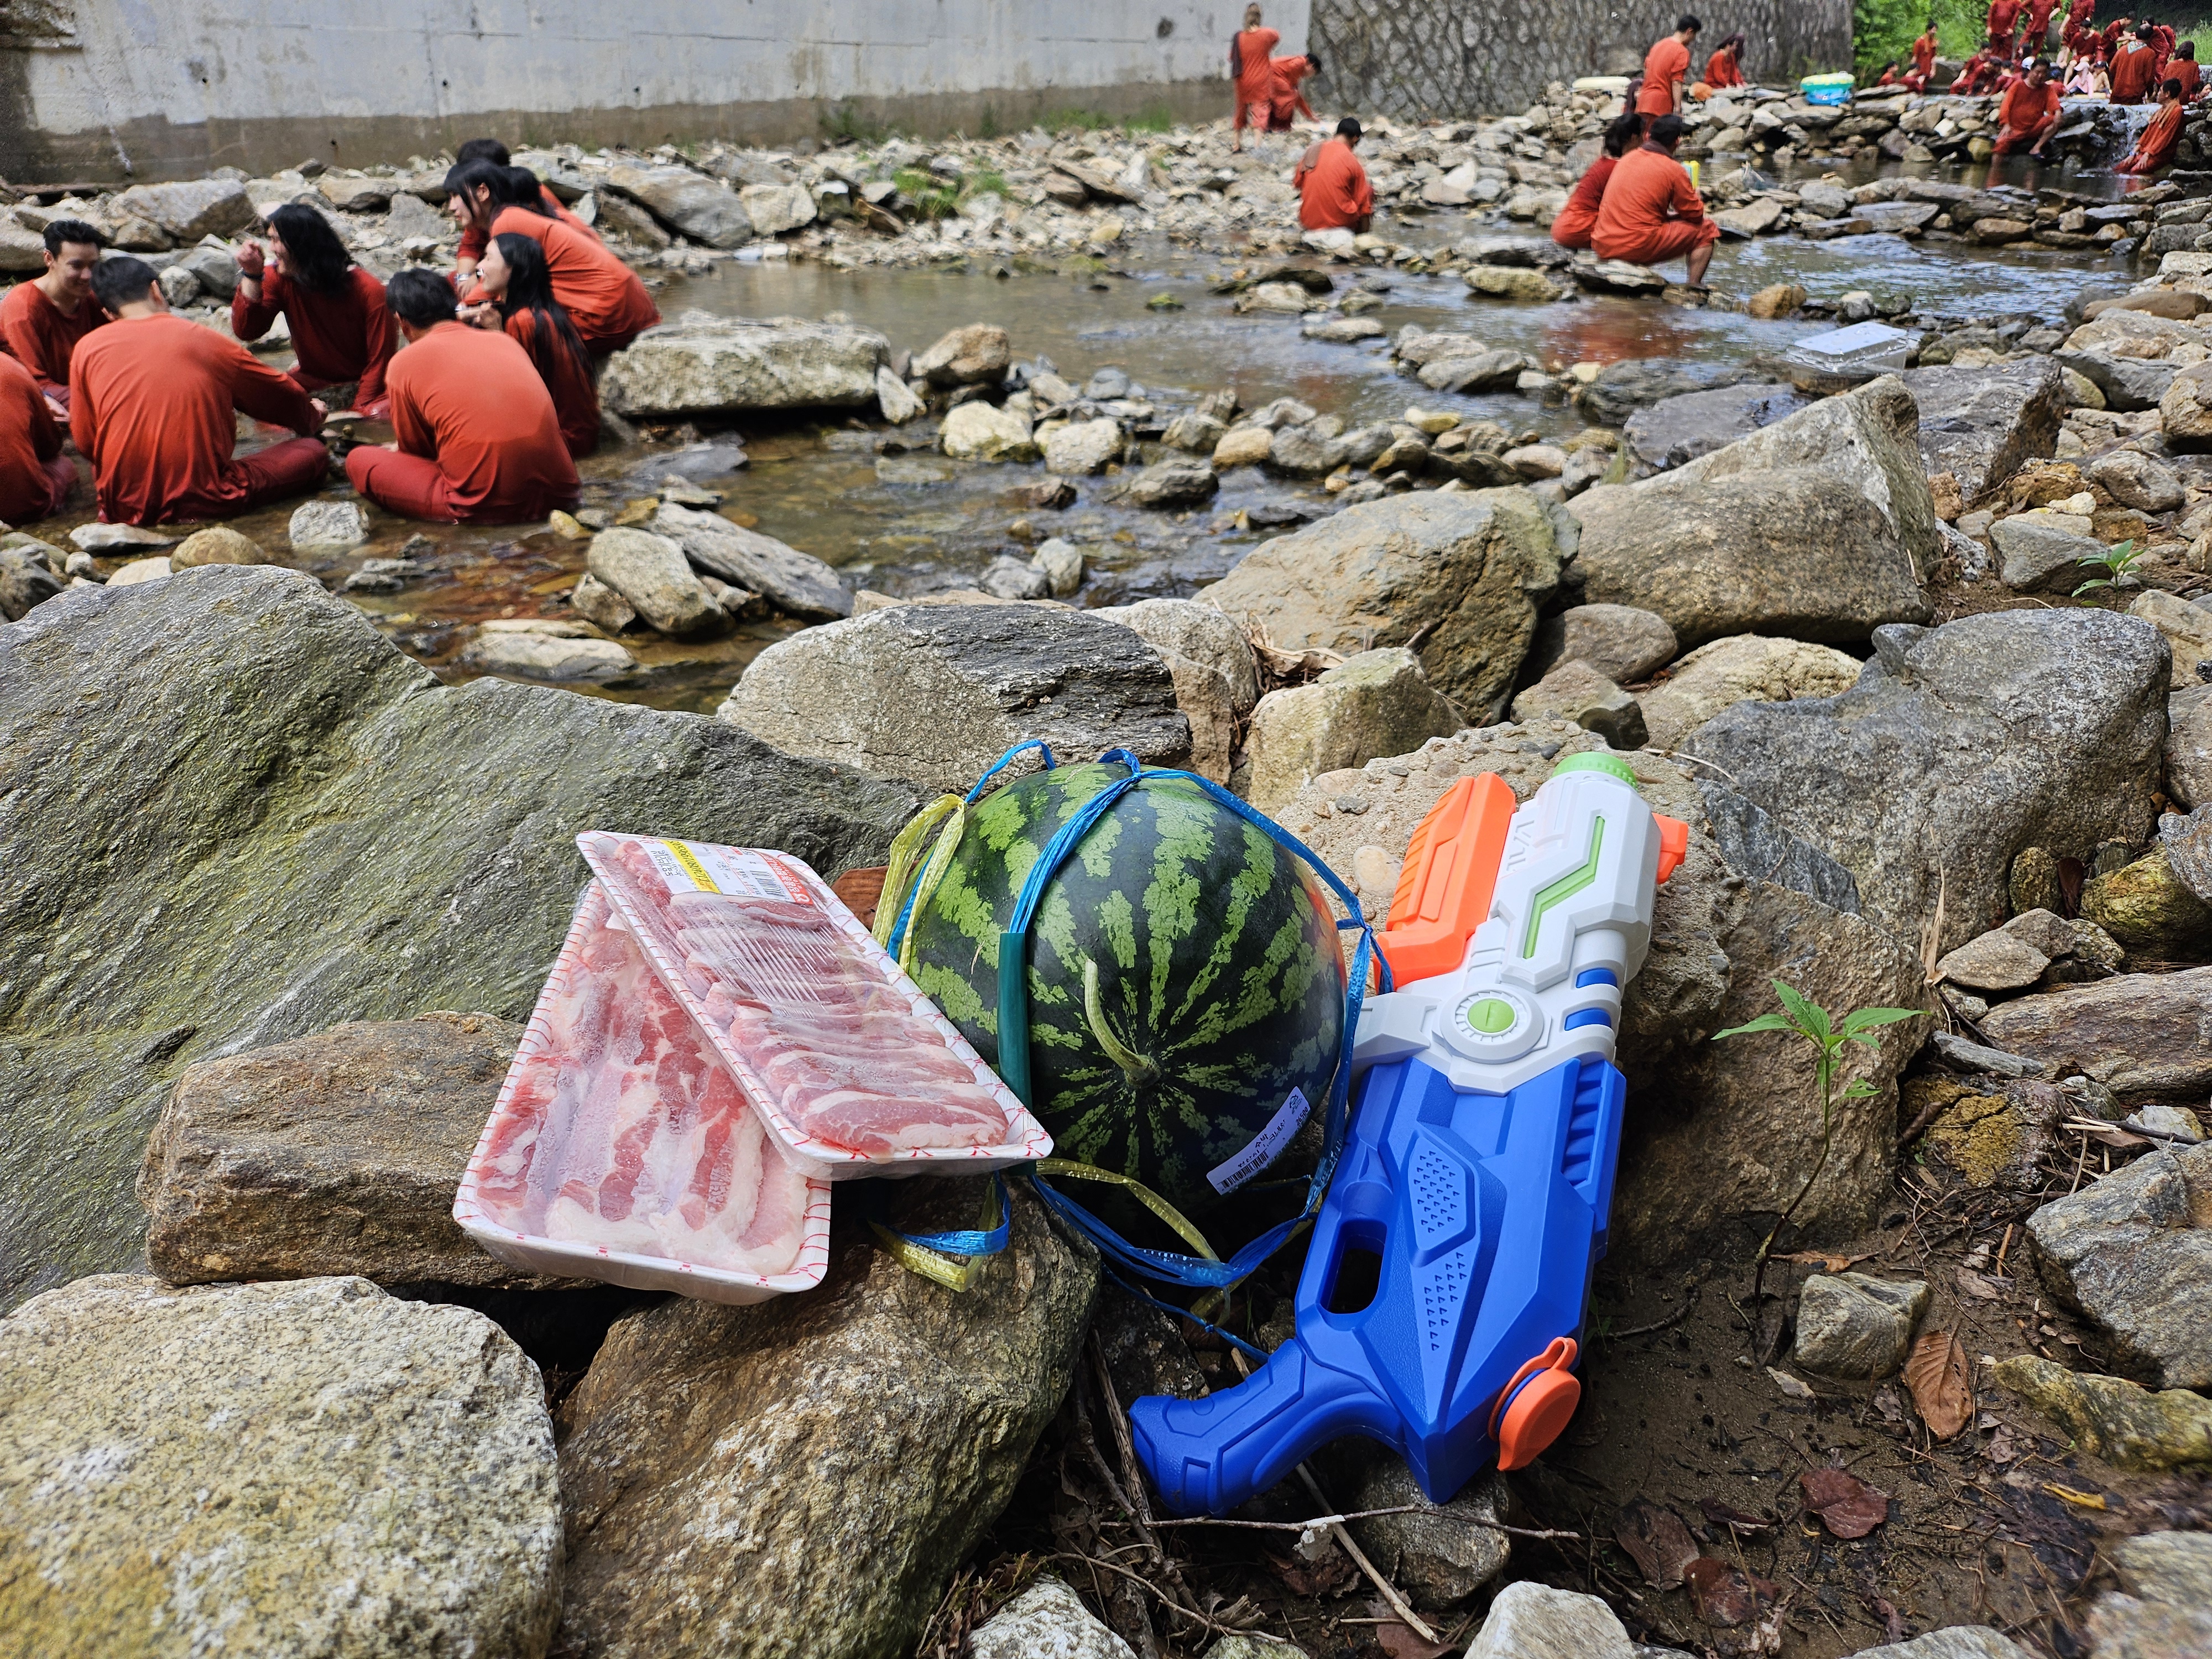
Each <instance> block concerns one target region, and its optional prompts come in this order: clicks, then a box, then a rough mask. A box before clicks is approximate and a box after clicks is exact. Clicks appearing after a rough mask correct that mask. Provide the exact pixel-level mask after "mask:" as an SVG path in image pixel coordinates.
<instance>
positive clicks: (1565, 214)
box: [1552, 110, 1644, 248]
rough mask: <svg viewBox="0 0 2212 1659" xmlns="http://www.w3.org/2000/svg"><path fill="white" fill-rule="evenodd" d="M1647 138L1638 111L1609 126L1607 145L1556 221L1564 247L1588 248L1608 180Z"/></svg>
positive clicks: (1554, 225)
mask: <svg viewBox="0 0 2212 1659" xmlns="http://www.w3.org/2000/svg"><path fill="white" fill-rule="evenodd" d="M1643 137H1644V118H1643V117H1642V116H1640V115H1638V113H1637V112H1635V111H1634V110H1631V111H1629V112H1628V113H1627V114H1626V115H1616V116H1614V117H1613V119H1612V121H1611V122H1609V123H1608V124H1607V126H1606V129H1605V144H1604V147H1603V149H1601V150H1600V152H1599V154H1598V158H1597V160H1596V161H1593V162H1591V163H1590V169H1589V172H1588V173H1584V174H1583V176H1582V179H1581V180H1580V181H1579V182H1578V183H1577V185H1575V188H1574V193H1573V194H1572V195H1571V196H1569V197H1567V204H1566V205H1565V207H1563V208H1561V209H1560V210H1559V217H1558V218H1556V219H1554V220H1553V221H1552V240H1553V241H1555V242H1557V243H1558V244H1559V246H1561V247H1575V248H1581V247H1588V246H1589V245H1590V233H1591V232H1592V231H1593V230H1595V229H1596V228H1597V210H1598V204H1600V203H1601V202H1602V201H1604V200H1605V186H1606V182H1607V180H1608V179H1611V178H1612V177H1613V168H1615V167H1618V166H1619V165H1620V158H1621V157H1622V156H1623V155H1626V153H1627V152H1628V149H1629V146H1631V145H1632V144H1634V143H1638V142H1639V141H1640V140H1641V139H1642V138H1643Z"/></svg>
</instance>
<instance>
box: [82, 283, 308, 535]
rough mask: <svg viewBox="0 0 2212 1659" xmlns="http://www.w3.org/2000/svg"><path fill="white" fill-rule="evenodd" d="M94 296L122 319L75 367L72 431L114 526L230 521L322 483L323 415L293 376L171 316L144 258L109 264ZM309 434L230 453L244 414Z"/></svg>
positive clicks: (94, 340)
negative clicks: (319, 436) (256, 450)
mask: <svg viewBox="0 0 2212 1659" xmlns="http://www.w3.org/2000/svg"><path fill="white" fill-rule="evenodd" d="M92 291H93V294H94V296H95V297H96V298H98V300H99V301H100V304H102V305H104V306H106V307H107V309H108V311H109V312H110V313H112V314H113V316H114V318H115V321H114V322H113V323H112V324H110V325H108V326H107V327H106V328H103V329H100V330H99V331H96V332H94V333H93V334H89V335H88V336H86V337H85V338H84V339H82V340H81V341H80V342H78V343H77V348H76V353H75V354H74V355H73V356H71V357H70V435H72V436H73V437H74V438H76V447H77V450H78V453H81V454H82V455H84V456H85V457H86V458H87V459H89V460H90V461H91V462H92V471H93V483H94V489H95V490H96V491H97V493H98V495H99V497H100V517H101V518H102V519H103V520H106V522H107V523H109V524H161V523H164V522H166V521H167V520H172V519H228V518H231V517H233V516H234V515H235V514H237V513H243V512H245V511H246V509H247V508H248V507H258V506H259V505H260V504H261V503H262V502H263V501H270V500H273V499H275V498H276V497H277V496H280V495H302V494H304V493H306V492H307V491H308V490H310V489H314V488H315V487H316V486H317V485H318V484H319V483H322V481H323V479H324V477H325V476H326V475H327V474H328V472H329V471H330V456H329V453H327V452H326V451H325V449H324V448H323V446H322V443H321V441H320V440H319V439H317V438H315V437H313V434H314V433H316V432H319V431H320V430H321V429H322V425H323V411H322V410H319V409H318V408H317V407H316V406H315V405H314V404H313V403H312V402H310V401H309V399H308V397H307V393H306V392H302V391H301V390H300V388H299V387H298V386H296V385H295V384H294V382H293V381H292V380H291V379H290V378H289V376H286V375H283V374H279V373H277V372H276V370H275V369H273V368H266V367H264V365H262V364H260V363H258V362H254V361H253V354H252V352H250V351H248V350H247V349H246V348H245V347H244V346H242V345H240V344H239V343H238V342H237V341H235V340H227V339H225V338H224V337H222V335H220V334H218V333H216V331H214V330H213V329H211V328H202V327H201V326H200V325H198V324H197V323H192V322H187V321H185V319H183V318H182V317H179V316H175V315H173V313H171V312H170V310H169V302H168V301H167V299H166V298H165V297H164V296H163V295H162V293H161V284H160V283H157V282H155V280H154V268H153V267H152V266H151V265H149V264H147V263H146V262H145V261H144V260H143V259H132V258H114V259H104V260H102V261H101V262H100V266H99V268H98V269H97V270H94V272H93V273H92ZM240 415H250V416H252V417H253V418H254V419H255V420H257V421H266V422H270V424H272V425H276V426H286V427H289V428H291V429H292V430H293V431H295V432H296V433H298V434H300V436H298V437H296V438H291V439H288V440H286V441H283V442H282V443H276V444H271V445H270V447H268V448H266V449H264V450H262V451H261V452H260V453H258V454H254V455H248V456H246V457H244V458H242V459H240V458H238V457H236V456H235V455H234V450H235V449H236V447H237V443H238V417H239V416H240Z"/></svg>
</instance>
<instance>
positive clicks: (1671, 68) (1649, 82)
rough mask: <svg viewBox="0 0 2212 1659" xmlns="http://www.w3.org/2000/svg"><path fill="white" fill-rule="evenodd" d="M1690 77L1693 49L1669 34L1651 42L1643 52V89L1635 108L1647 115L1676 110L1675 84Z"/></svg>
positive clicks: (1637, 98)
mask: <svg viewBox="0 0 2212 1659" xmlns="http://www.w3.org/2000/svg"><path fill="white" fill-rule="evenodd" d="M1689 76H1690V49H1689V48H1688V47H1687V46H1684V45H1683V44H1682V43H1681V42H1680V40H1676V39H1675V38H1674V36H1673V35H1671V34H1669V35H1668V36H1666V37H1664V38H1663V39H1662V40H1655V41H1653V42H1652V44H1651V50H1650V52H1646V53H1644V90H1643V91H1642V92H1640V93H1638V94H1637V95H1636V107H1637V108H1638V109H1639V110H1641V111H1643V112H1644V114H1646V115H1672V114H1673V113H1674V86H1675V83H1676V82H1680V81H1686V80H1687V79H1689Z"/></svg>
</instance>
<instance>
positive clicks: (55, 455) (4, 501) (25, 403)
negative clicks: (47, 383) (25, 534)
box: [0, 355, 76, 524]
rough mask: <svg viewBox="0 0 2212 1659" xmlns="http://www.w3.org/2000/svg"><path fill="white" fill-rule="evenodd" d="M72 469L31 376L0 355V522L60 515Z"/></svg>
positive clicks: (43, 397) (72, 480) (73, 473)
mask: <svg viewBox="0 0 2212 1659" xmlns="http://www.w3.org/2000/svg"><path fill="white" fill-rule="evenodd" d="M74 483H76V467H75V466H74V465H71V464H70V459H69V457H68V456H66V455H64V454H63V453H62V429H61V428H60V427H59V426H58V425H56V424H55V422H54V413H53V409H52V405H50V404H48V403H47V402H46V395H45V393H43V392H40V390H39V383H38V381H36V380H33V379H32V377H31V371H30V370H29V369H27V368H24V367H23V365H22V364H21V363H19V362H16V361H15V359H14V358H13V357H10V356H4V355H0V522H4V523H7V524H28V523H29V522H30V521H31V520H33V519H43V518H45V517H46V516H47V515H48V514H49V513H58V512H60V511H61V510H62V505H63V503H64V502H65V501H68V500H69V493H70V485H72V484H74Z"/></svg>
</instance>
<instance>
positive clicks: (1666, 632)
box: [1528, 605, 1680, 683]
mask: <svg viewBox="0 0 2212 1659" xmlns="http://www.w3.org/2000/svg"><path fill="white" fill-rule="evenodd" d="M1679 649H1680V647H1678V646H1677V645H1676V643H1675V641H1674V629H1671V628H1669V627H1668V626H1667V619H1666V618H1665V617H1661V616H1656V615H1655V614H1653V613H1652V612H1651V611H1638V609H1637V608H1636V607H1635V606H1634V605H1575V606H1573V607H1571V609H1569V610H1565V611H1561V612H1559V615H1558V616H1556V617H1546V618H1545V619H1544V621H1543V623H1542V624H1541V626H1539V627H1538V629H1536V642H1535V644H1534V646H1533V647H1531V648H1530V650H1529V653H1528V666H1529V667H1531V668H1532V669H1534V670H1535V671H1536V672H1538V673H1539V674H1544V673H1548V672H1550V671H1551V670H1553V668H1556V667H1557V666H1558V665H1559V664H1561V663H1563V662H1586V663H1588V664H1589V665H1590V666H1591V667H1592V668H1595V670H1596V671H1598V672H1599V673H1601V674H1602V675H1604V676H1605V677H1606V678H1607V679H1609V680H1614V681H1619V682H1624V683H1625V682H1627V681H1632V680H1643V679H1649V678H1650V677H1651V676H1652V675H1653V674H1654V673H1656V671H1658V670H1660V669H1662V668H1664V667H1665V666H1666V665H1668V663H1670V662H1672V661H1674V657H1675V653H1676V652H1677V651H1678V650H1679Z"/></svg>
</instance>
